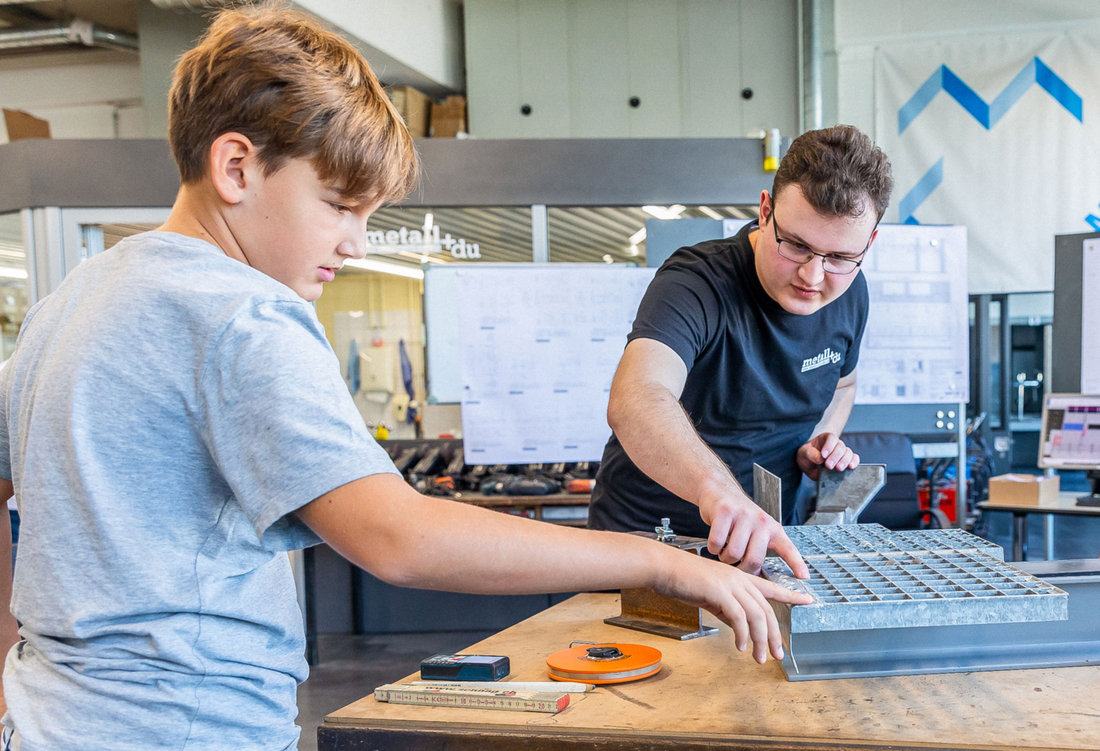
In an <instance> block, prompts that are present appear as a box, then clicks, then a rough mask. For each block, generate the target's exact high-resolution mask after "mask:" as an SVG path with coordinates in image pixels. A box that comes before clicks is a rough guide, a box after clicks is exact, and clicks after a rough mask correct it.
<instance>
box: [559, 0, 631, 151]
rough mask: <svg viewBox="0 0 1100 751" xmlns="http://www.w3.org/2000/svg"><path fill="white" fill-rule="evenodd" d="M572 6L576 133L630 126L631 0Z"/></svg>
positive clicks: (617, 132)
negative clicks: (629, 32) (629, 6)
mask: <svg viewBox="0 0 1100 751" xmlns="http://www.w3.org/2000/svg"><path fill="white" fill-rule="evenodd" d="M569 5H570V7H569V80H570V87H569V121H570V135H572V136H573V137H574V138H615V137H618V136H625V135H627V134H629V132H630V121H629V115H628V112H627V109H628V108H627V105H626V101H627V99H629V98H630V95H629V94H628V93H627V92H628V91H629V87H628V83H629V80H630V79H629V71H628V66H629V60H628V55H627V32H626V30H627V15H626V8H627V3H626V0H600V2H584V0H573V1H572V2H570V4H569Z"/></svg>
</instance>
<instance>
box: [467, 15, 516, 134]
mask: <svg viewBox="0 0 1100 751" xmlns="http://www.w3.org/2000/svg"><path fill="white" fill-rule="evenodd" d="M519 4H520V3H519V0H470V2H469V3H468V6H467V8H468V10H470V11H471V12H474V13H476V14H477V18H478V21H479V22H477V23H468V24H466V55H467V60H468V64H469V66H470V68H471V69H473V70H476V71H477V72H478V74H477V75H476V76H470V77H469V78H468V79H467V82H466V83H467V90H466V94H467V98H468V100H469V102H468V108H467V116H468V117H469V126H470V132H471V133H473V134H474V135H476V136H478V137H480V138H508V137H509V134H515V133H522V132H523V129H524V127H525V125H526V124H525V123H524V122H523V117H522V115H520V112H519V108H520V87H519V80H520V73H519ZM511 137H512V138H522V137H523V136H517V135H512V136H511Z"/></svg>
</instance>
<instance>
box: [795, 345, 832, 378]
mask: <svg viewBox="0 0 1100 751" xmlns="http://www.w3.org/2000/svg"><path fill="white" fill-rule="evenodd" d="M838 362H840V353H839V352H833V350H832V348H831V347H826V348H825V351H824V352H822V353H821V354H820V355H818V356H816V357H809V358H807V359H805V360H803V361H802V372H803V373H805V372H807V371H810V370H817V369H818V368H820V367H822V366H823V365H831V364H834V363H838Z"/></svg>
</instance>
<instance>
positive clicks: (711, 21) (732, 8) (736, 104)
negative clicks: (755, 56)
mask: <svg viewBox="0 0 1100 751" xmlns="http://www.w3.org/2000/svg"><path fill="white" fill-rule="evenodd" d="M680 14H681V15H680V18H681V20H680V23H681V29H682V31H681V42H680V44H681V49H682V50H683V52H682V54H681V60H682V65H683V69H682V73H681V75H682V79H681V80H682V83H681V91H682V92H683V98H684V107H683V117H684V127H683V131H682V132H683V135H685V136H692V137H700V138H705V137H717V138H721V137H739V136H743V135H745V134H744V133H743V132H742V123H741V102H742V100H741V94H740V91H741V88H742V87H741V56H742V53H741V34H740V31H739V30H740V28H741V3H740V2H736V1H733V0H696V1H695V2H685V3H682V4H681V6H680ZM791 85H792V86H794V81H792V82H791Z"/></svg>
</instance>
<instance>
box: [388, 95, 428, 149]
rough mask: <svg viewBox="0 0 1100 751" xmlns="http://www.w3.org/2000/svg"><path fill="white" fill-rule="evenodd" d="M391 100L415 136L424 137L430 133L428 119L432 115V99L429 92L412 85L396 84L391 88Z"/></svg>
mask: <svg viewBox="0 0 1100 751" xmlns="http://www.w3.org/2000/svg"><path fill="white" fill-rule="evenodd" d="M390 101H391V102H393V106H394V107H396V108H397V112H398V114H400V115H401V119H402V120H404V121H405V125H406V127H408V129H409V133H411V134H412V137H413V138H424V137H426V136H427V135H428V119H429V117H431V111H432V100H431V99H429V98H428V95H427V94H424V93H422V92H420V91H417V90H416V89H414V88H413V87H412V86H405V85H404V84H402V85H400V86H394V87H393V89H391V90H390Z"/></svg>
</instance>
